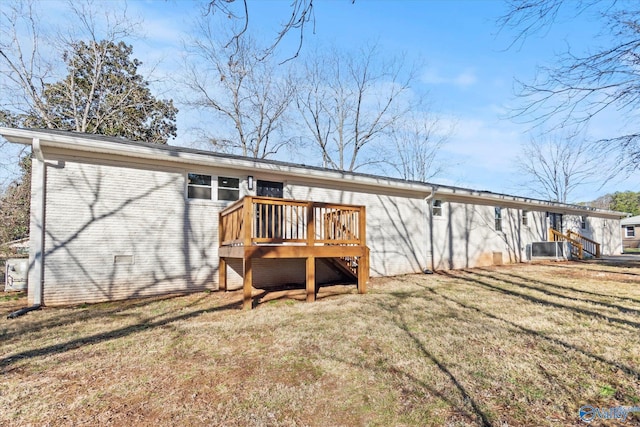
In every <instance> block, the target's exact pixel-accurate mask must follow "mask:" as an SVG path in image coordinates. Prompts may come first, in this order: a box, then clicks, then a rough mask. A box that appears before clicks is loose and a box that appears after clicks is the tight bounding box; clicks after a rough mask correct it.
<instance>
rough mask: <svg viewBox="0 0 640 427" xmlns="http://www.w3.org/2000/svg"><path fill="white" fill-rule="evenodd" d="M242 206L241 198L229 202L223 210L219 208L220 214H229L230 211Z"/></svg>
mask: <svg viewBox="0 0 640 427" xmlns="http://www.w3.org/2000/svg"><path fill="white" fill-rule="evenodd" d="M242 206H243V199H240V200H237V201H235V202H233V203H232V204H230V205H229V206H227V207H226V208H224V209H223V210H221V211H220V215H222V216H224V215H229V214H230V213H231V212H233V211H235V210H238V209H240V208H242Z"/></svg>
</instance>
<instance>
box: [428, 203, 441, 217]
mask: <svg viewBox="0 0 640 427" xmlns="http://www.w3.org/2000/svg"><path fill="white" fill-rule="evenodd" d="M431 215H433V216H442V200H434V201H433V205H432V206H431Z"/></svg>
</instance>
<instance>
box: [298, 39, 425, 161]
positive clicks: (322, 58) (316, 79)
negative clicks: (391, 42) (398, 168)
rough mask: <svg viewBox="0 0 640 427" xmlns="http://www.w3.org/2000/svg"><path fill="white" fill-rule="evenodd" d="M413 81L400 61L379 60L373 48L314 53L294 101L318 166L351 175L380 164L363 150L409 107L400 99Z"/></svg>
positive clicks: (377, 159) (393, 59)
mask: <svg viewBox="0 0 640 427" xmlns="http://www.w3.org/2000/svg"><path fill="white" fill-rule="evenodd" d="M412 79H413V73H412V72H411V71H406V70H405V67H404V61H403V60H402V59H401V58H400V59H399V58H391V59H387V60H382V59H381V55H380V54H379V52H378V50H377V48H376V47H375V46H372V47H368V48H366V49H363V50H361V51H359V52H357V53H347V52H338V51H336V50H332V51H330V52H327V53H326V54H324V55H322V54H316V55H313V56H312V57H311V58H310V60H309V61H308V62H307V67H306V73H305V76H304V82H305V83H304V84H303V85H302V86H301V87H300V90H299V91H298V97H297V98H296V102H297V106H298V110H299V111H300V113H301V115H302V118H303V120H304V123H305V124H306V128H307V131H308V139H309V140H310V141H311V142H312V144H313V145H314V146H315V147H316V148H317V149H318V150H319V151H320V154H321V156H322V163H323V166H324V167H328V168H332V169H338V170H347V171H355V170H357V169H358V168H360V167H363V166H366V165H371V164H375V163H383V162H384V160H385V159H383V158H381V157H380V156H379V155H376V153H373V152H369V153H366V151H367V148H369V147H371V146H372V145H374V144H375V143H376V142H377V141H379V140H380V139H381V138H382V137H383V136H384V134H385V132H388V131H390V129H391V127H392V126H393V125H394V124H395V123H396V122H397V121H398V120H399V119H400V118H401V117H402V116H404V115H405V114H406V113H407V112H408V111H409V110H410V109H411V106H410V105H409V103H407V102H406V101H407V100H406V99H403V95H405V94H406V93H407V92H408V91H409V88H410V83H411V81H412Z"/></svg>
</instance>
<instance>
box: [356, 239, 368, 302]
mask: <svg viewBox="0 0 640 427" xmlns="http://www.w3.org/2000/svg"><path fill="white" fill-rule="evenodd" d="M363 252H364V254H363V255H362V256H361V257H360V258H359V259H358V293H359V294H366V293H367V282H368V281H369V248H367V247H365V248H364V251H363Z"/></svg>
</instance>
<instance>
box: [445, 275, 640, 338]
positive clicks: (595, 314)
mask: <svg viewBox="0 0 640 427" xmlns="http://www.w3.org/2000/svg"><path fill="white" fill-rule="evenodd" d="M439 274H441V275H443V276H446V277H449V278H452V279H462V280H465V281H468V282H473V283H476V284H478V285H480V286H482V287H485V288H489V289H492V290H494V291H497V292H501V293H503V294H507V295H511V296H515V297H518V298H522V299H524V300H526V301H529V302H533V303H536V304H542V305H547V306H551V307H555V308H559V309H563V310H570V311H573V312H576V313H580V314H584V315H587V316H590V317H599V318H602V319H605V320H607V321H609V322H614V323H618V324H622V325H627V326H631V327H633V328H638V329H640V323H638V322H633V321H631V320H626V319H620V318H618V317H611V316H607V315H604V314H602V313H598V312H596V311H591V310H587V309H584V308H579V307H571V306H568V305H564V304H560V303H557V302H553V301H549V300H546V299H542V298H537V297H534V296H531V295H527V294H525V293H522V292H517V291H512V290H509V289H505V288H502V287H500V286H497V285H495V284H492V283H489V282H488V281H483V280H481V279H479V278H475V277H470V275H472V274H473V275H478V276H480V277H482V278H488V277H487V276H483V275H480V274H478V273H475V272H473V271H470V270H468V271H463V272H461V273H453V272H450V271H442V272H439ZM490 278H492V279H494V280H501V279H499V278H495V277H493V276H490ZM502 281H504V280H502ZM509 283H511V284H513V285H516V286H520V284H518V283H514V282H509ZM565 298H566V297H565Z"/></svg>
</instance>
